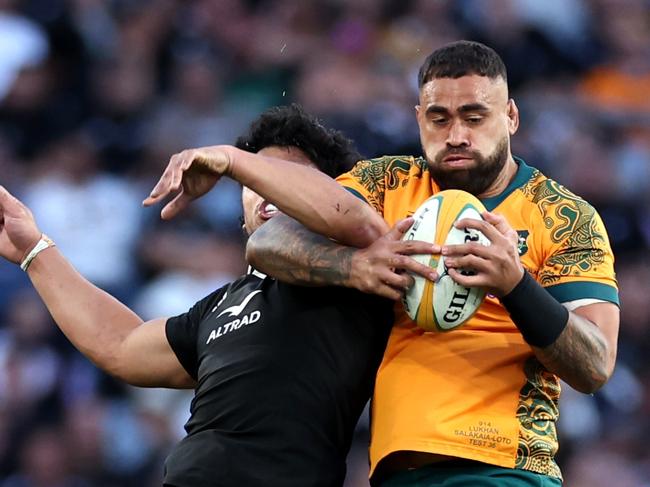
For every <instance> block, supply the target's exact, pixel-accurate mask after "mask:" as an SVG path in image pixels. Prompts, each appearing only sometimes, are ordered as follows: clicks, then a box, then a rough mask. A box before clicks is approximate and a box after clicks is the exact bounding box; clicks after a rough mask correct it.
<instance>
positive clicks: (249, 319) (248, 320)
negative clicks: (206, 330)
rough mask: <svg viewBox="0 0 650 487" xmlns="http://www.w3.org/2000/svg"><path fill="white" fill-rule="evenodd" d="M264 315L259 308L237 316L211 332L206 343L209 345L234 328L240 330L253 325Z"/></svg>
mask: <svg viewBox="0 0 650 487" xmlns="http://www.w3.org/2000/svg"><path fill="white" fill-rule="evenodd" d="M261 316H262V313H261V312H260V311H258V310H255V311H252V312H250V313H248V314H246V315H244V317H243V318H241V319H240V318H235V319H234V320H232V321H229V322H228V323H226V324H223V325H221V326H219V327H218V328H215V329H214V330H212V331H211V332H210V336H209V337H208V340H207V341H206V342H205V344H206V345H208V344H209V343H210V342H211V341H212V340H216V339H217V338H221V337H222V336H224V335H226V334H228V333H230V332H231V331H234V330H239V329H240V328H241V327H242V326H245V325H252V324H253V323H257V322H258V321H259V319H260V317H261Z"/></svg>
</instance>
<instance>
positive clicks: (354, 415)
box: [0, 106, 428, 487]
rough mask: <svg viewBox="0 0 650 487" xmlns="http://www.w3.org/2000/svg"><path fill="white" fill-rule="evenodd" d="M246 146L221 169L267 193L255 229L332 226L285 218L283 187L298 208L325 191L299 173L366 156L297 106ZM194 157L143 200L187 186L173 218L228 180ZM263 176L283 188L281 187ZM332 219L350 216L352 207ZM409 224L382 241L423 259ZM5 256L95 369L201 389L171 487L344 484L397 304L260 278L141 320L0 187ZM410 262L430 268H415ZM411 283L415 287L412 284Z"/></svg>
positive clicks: (293, 211)
mask: <svg viewBox="0 0 650 487" xmlns="http://www.w3.org/2000/svg"><path fill="white" fill-rule="evenodd" d="M237 146H238V147H239V148H240V149H243V150H238V149H234V148H232V147H231V148H229V149H228V150H229V151H230V152H228V150H227V151H226V152H228V154H230V155H231V157H233V158H235V159H237V162H238V165H237V167H238V168H239V169H238V171H239V173H236V171H230V172H228V171H224V172H227V173H228V175H229V176H230V177H233V178H234V179H237V180H238V181H239V182H241V183H243V184H245V185H247V186H250V187H253V188H255V189H256V190H257V191H258V192H259V193H261V194H263V195H264V196H265V197H266V199H264V198H262V196H259V195H258V194H257V193H254V192H253V191H252V190H250V189H249V188H246V187H244V189H243V204H244V217H245V230H246V231H247V232H248V233H252V232H254V231H255V230H256V229H257V228H258V227H259V226H260V225H262V224H263V223H264V222H265V221H266V220H267V219H269V218H271V217H272V216H273V215H274V214H276V213H277V211H276V206H274V205H271V203H270V201H274V202H275V203H277V206H279V207H281V208H282V209H283V210H284V211H285V212H286V213H287V214H288V215H290V216H293V217H295V218H297V219H298V220H300V221H301V222H302V223H304V224H306V225H308V226H311V227H312V228H314V229H315V230H319V229H320V230H322V229H323V228H322V227H323V226H327V224H328V223H327V218H319V219H317V221H311V220H310V216H312V213H310V211H309V208H303V207H300V205H296V206H291V207H288V208H283V205H282V200H283V198H282V196H283V193H282V191H284V192H285V193H284V194H285V195H286V194H287V192H293V193H294V194H293V195H292V196H293V198H289V199H294V200H295V199H296V198H295V196H296V194H295V193H300V192H301V191H310V192H313V191H318V187H309V188H306V187H304V186H301V184H300V183H301V176H300V175H301V171H305V170H307V171H313V170H310V169H307V168H309V167H312V168H317V169H319V170H321V171H324V172H325V173H326V174H327V175H328V176H336V175H338V174H339V173H341V172H344V171H345V170H347V169H348V168H349V167H350V166H351V165H352V164H353V163H354V162H355V161H356V160H357V159H359V156H358V154H357V153H356V152H355V151H354V150H353V148H352V146H351V144H350V141H348V140H346V139H345V138H344V137H342V136H341V134H339V133H337V132H334V131H332V130H328V129H326V128H324V127H323V126H322V125H320V124H319V123H318V121H317V120H316V119H314V118H312V117H311V116H309V115H307V114H305V113H304V112H303V111H302V110H301V109H300V108H299V107H296V106H291V107H280V108H276V109H272V110H270V111H268V112H266V113H264V114H263V115H262V116H261V117H260V118H259V119H258V120H257V121H256V122H254V123H253V125H252V126H251V131H250V133H249V134H248V135H247V136H245V137H243V138H240V140H239V141H238V144H237ZM207 150H208V151H209V150H210V148H207ZM220 151H221V152H220ZM245 151H248V152H245ZM216 152H217V153H223V152H224V151H223V150H222V149H218V150H217V151H216ZM252 152H257V153H259V154H260V155H262V156H266V157H259V156H255V155H252V154H250V153H252ZM189 153H190V154H191V155H192V157H191V158H189V162H187V161H188V158H186V157H185V158H184V155H183V154H185V156H187V154H188V152H187V151H186V152H185V153H181V154H180V155H177V156H174V157H173V158H172V163H170V167H173V166H174V164H176V166H177V167H178V168H180V169H179V170H180V173H181V176H182V177H179V171H178V170H177V171H175V172H174V171H170V170H169V168H168V170H167V171H166V172H165V174H164V175H163V178H161V183H159V185H158V186H157V189H156V190H154V192H153V196H152V197H150V198H148V201H146V204H151V203H152V202H156V201H159V200H160V199H162V198H163V197H165V196H167V195H169V193H170V191H172V190H179V191H180V192H179V194H178V195H177V197H176V198H175V199H174V200H173V201H172V202H171V203H170V204H168V205H167V206H166V207H165V209H164V210H163V216H164V217H166V218H169V217H171V216H174V215H175V214H176V213H178V211H179V210H180V209H181V208H182V207H183V206H185V205H186V204H187V203H188V202H189V201H190V200H191V199H193V198H195V197H198V196H200V195H201V194H203V193H205V192H206V191H208V190H210V189H211V188H212V186H213V185H214V184H215V183H216V182H217V180H218V179H219V177H220V176H219V174H221V173H220V172H219V171H217V172H215V171H214V170H213V168H207V169H206V167H205V166H204V165H202V164H203V163H206V164H207V162H214V158H213V159H210V161H208V159H202V158H201V152H200V150H199V152H198V153H197V152H196V151H195V152H191V151H189ZM273 157H279V158H282V159H285V160H289V161H292V162H284V161H279V160H274V159H271V158H273ZM230 162H232V161H230ZM243 167H245V168H246V169H245V170H242V168H243ZM231 169H233V168H231ZM233 172H235V173H234V174H233ZM323 177H325V176H323ZM170 178H171V179H170ZM265 178H267V179H268V178H271V179H275V181H273V185H267V184H266V183H265ZM277 179H282V181H283V183H284V185H282V184H277ZM165 181H166V182H167V183H165ZM271 186H273V187H271ZM161 188H162V189H161ZM276 188H280V189H279V190H278V189H276ZM351 197H352V198H354V197H353V196H351ZM330 211H333V212H340V211H346V206H345V201H342V202H341V205H340V206H338V207H337V208H332V209H330ZM318 213H319V214H321V215H322V214H323V213H324V212H323V211H319V212H318ZM325 213H327V212H325ZM314 214H315V212H314ZM115 217H116V218H118V217H119V216H118V215H116V216H115ZM409 223H410V222H408V221H403V222H401V223H398V224H397V225H396V227H395V228H394V229H392V230H391V231H390V232H389V233H388V234H386V235H385V236H383V237H381V238H380V239H379V240H380V241H384V243H385V242H386V241H390V242H391V245H392V251H393V252H395V253H403V254H407V253H425V252H427V250H428V246H426V245H425V244H421V245H420V246H419V247H418V244H417V243H414V242H406V243H402V242H400V241H399V238H400V236H401V234H402V232H403V231H405V230H406V228H408V226H409V225H408V224H409ZM88 231H92V229H88ZM336 231H343V232H347V234H348V238H346V243H348V244H354V242H353V240H354V237H353V236H352V237H350V236H349V235H355V232H363V231H366V229H352V231H351V230H350V229H335V230H333V231H332V232H330V233H331V236H333V237H336ZM150 244H151V245H155V242H151V243H150ZM0 255H1V256H2V257H4V258H5V259H7V260H9V261H11V262H14V263H17V264H21V267H23V269H24V270H25V271H26V272H27V273H28V275H29V278H30V279H31V281H32V283H33V285H34V287H35V288H36V290H37V291H38V293H39V294H40V296H41V298H42V299H43V301H44V302H45V304H46V305H47V307H48V309H49V311H50V313H51V314H52V316H53V318H54V320H55V321H56V323H57V324H58V326H59V327H60V328H61V330H62V331H63V332H64V333H65V334H66V335H67V337H68V338H69V339H70V341H71V342H72V343H73V344H74V345H75V347H76V348H78V349H79V350H80V351H81V352H82V353H84V354H85V355H86V356H87V357H88V358H89V359H90V360H91V361H93V362H94V363H95V364H96V365H97V366H98V367H100V368H102V369H103V370H105V371H106V372H108V373H110V374H112V375H114V376H115V377H117V378H119V379H121V380H123V381H125V382H128V383H130V384H133V385H139V386H147V387H172V388H194V389H195V397H194V400H193V401H192V405H191V417H190V419H189V421H188V423H187V425H186V430H187V436H186V437H185V438H184V439H183V440H182V441H181V442H180V443H179V444H178V445H177V446H176V447H175V448H174V449H173V451H172V452H171V454H170V455H169V457H168V458H167V461H166V464H165V477H164V484H165V485H167V486H174V487H203V486H237V487H240V486H300V487H306V486H335V485H341V484H342V483H343V479H344V477H345V457H346V454H347V451H348V450H349V446H350V441H351V438H352V433H353V429H354V426H355V423H356V421H357V419H358V417H359V415H360V413H361V411H362V409H363V407H364V405H365V403H366V401H367V400H368V398H369V397H370V394H371V390H372V387H373V383H374V378H375V372H376V369H377V367H378V365H379V362H380V360H381V357H382V354H383V351H384V348H385V344H386V340H387V338H388V334H389V329H390V326H391V322H392V310H391V305H392V303H390V302H388V301H385V300H383V299H382V298H379V297H376V296H371V295H368V294H363V293H360V292H358V291H355V290H351V289H344V288H334V287H331V288H306V287H297V286H292V285H287V284H283V283H280V282H278V281H275V280H274V279H271V278H267V277H265V276H263V275H261V274H259V273H257V272H254V271H252V272H250V273H249V274H247V275H245V276H242V277H241V278H240V279H238V280H236V281H235V282H233V283H231V284H228V285H226V286H224V287H223V288H221V289H218V290H215V291H214V292H213V293H212V294H210V295H209V296H207V297H205V298H204V299H202V300H200V301H199V302H197V303H196V304H195V305H194V306H193V307H192V308H191V309H190V310H189V311H188V312H187V313H184V314H182V315H180V316H176V317H172V318H159V319H155V320H152V321H149V322H146V323H145V322H143V320H142V319H140V318H139V317H138V316H137V315H136V314H135V313H134V312H133V311H131V310H130V309H129V308H127V307H126V306H124V305H123V304H122V303H120V302H119V301H117V300H116V299H115V298H113V297H112V296H110V295H109V294H107V293H105V292H104V291H102V290H100V289H99V288H97V287H95V286H94V285H92V284H91V283H90V282H88V281H87V280H86V279H84V278H83V277H82V276H81V275H80V274H79V273H77V271H76V270H75V269H74V268H73V266H72V265H71V264H70V263H69V262H68V261H67V260H66V259H65V257H64V256H63V255H62V254H61V253H60V252H59V250H58V249H57V247H56V246H54V243H53V242H52V241H51V240H49V239H48V238H47V237H46V236H44V235H42V233H41V231H40V230H39V229H38V226H37V224H36V223H35V221H34V218H33V217H32V214H31V212H30V211H29V209H28V208H26V207H25V206H24V205H23V204H22V203H21V202H20V201H19V200H17V199H16V198H14V197H13V196H12V195H11V194H9V193H8V192H7V191H6V190H5V189H4V188H3V187H1V186H0ZM97 258H98V259H101V255H98V256H97ZM409 260H410V259H409ZM404 266H409V270H411V271H413V272H421V273H426V272H428V269H426V268H424V269H420V268H418V265H417V264H416V263H415V261H412V262H410V263H408V264H404ZM360 272H361V271H360ZM359 278H360V279H362V278H363V277H362V276H360V277H359ZM407 282H408V278H406V277H405V278H404V282H403V283H402V285H406V283H407Z"/></svg>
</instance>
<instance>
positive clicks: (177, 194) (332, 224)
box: [143, 146, 388, 247]
mask: <svg viewBox="0 0 650 487" xmlns="http://www.w3.org/2000/svg"><path fill="white" fill-rule="evenodd" d="M222 176H227V177H230V178H232V179H234V180H235V181H238V182H239V183H241V184H242V185H244V186H246V187H248V188H250V189H252V190H253V191H255V192H256V193H258V194H259V195H260V196H262V197H263V198H265V199H266V200H268V201H270V202H272V203H273V204H275V205H276V206H277V207H278V208H279V209H280V210H281V211H282V212H283V213H285V214H287V215H289V216H291V217H292V218H295V219H296V220H298V221H300V222H301V223H303V224H304V225H305V226H306V227H307V228H309V229H310V230H312V231H314V232H316V233H320V234H322V235H325V236H327V237H330V238H333V239H334V240H336V241H338V242H341V243H344V244H346V245H352V246H355V247H365V246H368V245H370V244H371V243H372V242H374V241H375V240H376V239H377V238H379V237H380V236H381V235H383V234H384V233H385V232H386V231H387V230H388V227H387V225H386V223H385V222H384V220H383V219H382V218H381V217H380V216H379V215H378V214H377V213H376V212H375V211H374V210H373V209H372V208H371V207H370V206H368V205H366V204H365V203H363V202H362V201H360V200H359V199H358V198H356V197H355V196H353V195H352V194H350V193H349V192H348V191H346V190H345V189H343V188H342V187H341V186H340V185H339V184H338V183H336V181H334V180H333V179H332V178H330V177H329V176H327V175H326V174H323V173H322V172H320V171H318V170H316V169H314V168H311V167H307V166H303V165H301V164H295V163H293V162H288V161H283V160H280V159H275V158H271V157H264V156H260V155H258V154H252V153H250V152H246V151H242V150H240V149H237V148H235V147H232V146H212V147H201V148H198V149H189V150H185V151H183V152H180V153H179V154H175V155H174V156H172V158H171V159H170V161H169V164H168V165H167V168H166V169H165V171H164V173H163V175H162V176H161V178H160V180H159V181H158V183H157V184H156V186H155V187H154V189H153V190H152V191H151V194H150V195H149V197H148V198H147V199H145V200H144V202H143V203H144V205H145V206H150V205H153V204H156V203H158V202H160V201H163V200H165V199H166V198H168V197H170V196H174V197H173V199H172V200H171V201H170V202H169V203H168V204H167V205H166V206H165V207H164V208H163V210H162V212H161V216H162V217H163V218H164V219H170V218H173V217H174V216H175V215H177V214H178V213H179V212H180V211H181V210H182V209H183V208H185V207H186V206H187V205H188V204H189V203H190V202H191V201H192V200H194V199H196V198H199V197H201V196H202V195H204V194H205V193H207V192H208V191H209V190H210V189H212V187H214V185H215V184H216V183H217V182H218V180H219V179H220V178H221V177H222Z"/></svg>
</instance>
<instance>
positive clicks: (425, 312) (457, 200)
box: [402, 190, 490, 331]
mask: <svg viewBox="0 0 650 487" xmlns="http://www.w3.org/2000/svg"><path fill="white" fill-rule="evenodd" d="M484 211H485V207H484V206H483V204H482V203H481V202H480V201H479V200H478V199H477V198H476V197H475V196H473V195H471V194H469V193H467V192H465V191H460V190H446V191H441V192H440V193H438V194H436V195H435V196H432V197H431V198H429V199H428V200H426V201H425V202H424V203H422V205H421V206H420V207H419V208H418V209H417V211H416V212H415V214H414V215H413V219H414V222H413V225H412V226H411V228H410V229H409V230H408V231H407V232H406V233H405V234H404V236H403V237H402V238H403V239H404V240H422V241H425V242H432V243H437V244H439V245H445V244H446V245H455V244H462V243H465V242H478V243H480V244H482V245H490V241H489V240H488V239H487V237H485V235H483V234H482V233H481V232H479V231H476V230H473V229H467V230H463V229H458V228H455V227H454V223H455V222H456V221H458V220H462V219H464V218H475V219H478V220H481V219H482V216H481V213H482V212H484ZM413 258H414V259H415V260H417V261H418V262H420V263H422V264H424V265H428V266H429V267H432V268H434V269H436V271H437V272H438V275H439V276H440V279H439V280H438V282H436V283H433V282H431V281H429V280H428V279H425V278H423V277H420V276H416V275H414V276H413V278H414V280H415V283H414V285H413V286H412V287H411V288H410V289H409V290H408V292H407V293H406V295H405V297H404V299H403V303H404V307H405V309H406V312H407V314H408V315H409V317H410V318H411V319H412V320H413V321H415V322H416V323H417V325H418V326H419V327H421V328H423V329H425V330H427V331H449V330H453V329H454V328H458V327H459V326H461V325H462V324H464V323H465V322H466V321H467V320H469V319H470V318H471V317H472V316H473V315H474V313H475V312H476V310H477V309H478V308H479V306H481V304H482V303H483V299H484V298H485V291H484V290H483V289H481V288H467V287H465V286H461V285H460V284H457V283H456V282H454V280H453V279H452V278H451V277H450V276H449V274H448V273H447V269H446V267H445V264H444V261H443V259H442V257H441V256H440V255H415V256H413ZM461 272H462V273H465V274H467V275H472V273H473V271H472V270H471V269H463V270H461Z"/></svg>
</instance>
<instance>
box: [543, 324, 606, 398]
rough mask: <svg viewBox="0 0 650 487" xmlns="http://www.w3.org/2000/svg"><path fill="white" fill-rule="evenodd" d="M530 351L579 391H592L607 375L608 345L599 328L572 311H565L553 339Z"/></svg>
mask: <svg viewBox="0 0 650 487" xmlns="http://www.w3.org/2000/svg"><path fill="white" fill-rule="evenodd" d="M534 351H535V355H536V356H537V358H538V360H539V361H540V362H541V363H542V364H543V365H544V366H545V367H546V368H547V369H548V370H549V371H550V372H553V373H554V374H556V375H557V376H558V377H560V378H562V379H563V380H564V381H565V382H566V383H567V384H569V385H570V386H571V387H573V388H574V389H576V390H578V391H580V392H586V393H592V392H594V391H595V390H596V389H598V388H599V387H600V386H602V385H603V384H604V383H605V382H606V381H607V379H608V378H609V375H610V374H609V371H608V369H609V365H608V364H609V357H608V355H609V347H608V344H607V340H606V339H605V336H604V335H603V332H602V331H601V330H600V329H599V328H598V327H597V326H596V325H595V324H593V323H592V322H591V321H589V320H588V319H586V318H584V317H582V316H580V315H578V314H576V313H573V312H572V313H569V321H568V323H567V326H566V328H564V330H563V331H562V334H561V335H560V336H559V337H558V338H557V340H555V342H554V343H552V344H551V345H549V346H547V347H544V348H537V347H534Z"/></svg>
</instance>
